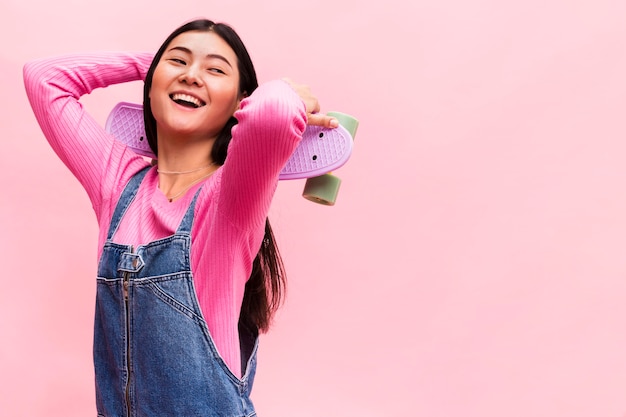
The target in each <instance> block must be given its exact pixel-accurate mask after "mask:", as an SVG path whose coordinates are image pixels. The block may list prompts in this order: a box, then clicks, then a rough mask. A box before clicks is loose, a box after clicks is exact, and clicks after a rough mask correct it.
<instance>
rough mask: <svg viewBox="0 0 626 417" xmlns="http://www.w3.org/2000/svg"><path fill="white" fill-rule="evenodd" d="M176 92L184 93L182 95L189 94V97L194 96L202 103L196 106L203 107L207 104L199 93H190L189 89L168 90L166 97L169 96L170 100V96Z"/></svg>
mask: <svg viewBox="0 0 626 417" xmlns="http://www.w3.org/2000/svg"><path fill="white" fill-rule="evenodd" d="M176 94H184V95H188V96H191V97H193V98H195V99H196V100H198V101H199V102H200V103H202V105H201V106H199V107H197V108H201V107H204V106H206V104H207V102H206V100H204V99H203V98H202V97H200V96H199V95H197V94H194V93H192V92H190V91H185V90H176V91H172V92H170V93H169V94H168V97H169V98H170V100H171V99H172V97H173V96H174V95H176Z"/></svg>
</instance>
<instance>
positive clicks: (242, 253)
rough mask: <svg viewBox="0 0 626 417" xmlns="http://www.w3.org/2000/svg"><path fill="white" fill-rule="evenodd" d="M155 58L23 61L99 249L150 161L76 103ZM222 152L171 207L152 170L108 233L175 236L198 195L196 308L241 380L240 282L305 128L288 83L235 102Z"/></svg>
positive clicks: (141, 238) (142, 238)
mask: <svg viewBox="0 0 626 417" xmlns="http://www.w3.org/2000/svg"><path fill="white" fill-rule="evenodd" d="M152 57H153V54H148V53H134V54H130V53H98V54H86V55H71V56H63V57H57V58H51V59H44V60H38V61H33V62H30V63H28V64H26V65H25V66H24V82H25V86H26V91H27V94H28V98H29V100H30V103H31V106H32V108H33V111H34V113H35V116H36V118H37V120H38V122H39V124H40V126H41V129H42V131H43V133H44V135H45V136H46V138H47V139H48V141H49V142H50V145H51V146H52V148H53V149H54V151H55V152H56V153H57V155H58V156H59V157H60V158H61V160H62V161H63V162H64V163H65V165H66V166H67V167H68V168H69V169H70V170H71V172H72V173H73V174H74V176H76V178H77V179H78V180H79V181H80V183H81V184H82V185H83V187H84V188H85V190H86V191H87V194H88V195H89V199H90V200H91V203H92V206H93V208H94V211H95V213H96V217H97V220H98V224H99V227H100V233H99V238H98V252H99V253H98V255H100V253H101V252H102V247H103V245H104V242H105V240H106V234H107V231H108V228H109V223H110V220H111V216H112V214H113V210H114V209H115V205H116V203H117V201H118V199H119V197H120V194H121V192H122V190H123V188H124V186H125V185H126V184H127V182H128V181H129V179H130V178H131V177H132V176H133V174H135V173H136V172H138V171H139V170H141V169H142V168H143V167H145V166H146V165H148V162H147V161H146V160H145V159H143V158H142V157H140V156H138V155H136V154H134V153H133V152H132V151H131V150H130V149H128V148H127V147H126V146H125V145H123V144H122V143H120V142H118V141H116V140H114V138H113V137H112V136H111V135H109V134H108V133H107V132H106V131H105V130H104V129H103V127H102V126H100V125H99V124H98V123H97V122H96V121H95V120H94V119H93V118H92V117H91V116H90V115H89V114H88V113H87V112H85V110H84V109H83V106H82V105H81V103H80V102H79V101H78V99H79V98H80V97H81V96H82V95H84V94H88V93H90V92H91V91H93V90H94V89H96V88H101V87H106V86H108V85H112V84H117V83H123V82H128V81H137V80H143V79H144V77H145V74H146V72H147V70H148V67H149V65H150V63H151V60H152ZM235 116H236V118H237V120H238V121H239V123H238V124H237V125H236V126H235V127H234V128H233V139H232V141H231V143H230V147H229V150H228V158H227V159H226V162H225V164H224V165H223V166H222V167H220V168H219V169H218V170H217V171H216V172H215V173H214V174H213V175H212V176H211V177H209V178H208V179H207V180H205V181H204V182H202V183H200V184H198V185H196V186H194V187H192V188H191V189H190V190H189V191H188V192H187V193H186V194H185V196H184V197H182V198H180V199H178V200H176V201H174V202H173V203H170V202H169V201H167V199H166V197H165V196H164V195H163V193H162V192H161V191H160V190H159V188H158V176H157V173H156V169H155V168H153V169H151V170H150V171H149V172H148V174H147V175H146V179H145V180H144V181H143V183H142V184H141V186H140V188H139V191H138V193H137V196H136V198H135V200H134V202H133V203H132V204H131V206H130V208H129V209H128V211H127V213H126V214H125V216H124V218H123V220H122V223H121V224H120V227H119V229H118V231H117V233H116V235H115V236H114V237H113V240H114V241H115V242H117V243H122V244H132V245H140V244H145V243H148V242H150V241H153V240H156V239H160V238H163V237H166V236H169V235H171V234H173V233H174V232H175V231H176V229H177V227H178V225H179V224H180V222H181V220H182V216H183V215H184V213H185V210H186V209H187V207H188V206H189V204H190V202H191V198H192V197H193V195H194V193H195V191H196V190H197V189H198V188H199V187H200V186H201V185H202V184H204V187H203V189H202V191H201V192H200V195H199V197H198V200H197V203H196V207H195V218H194V226H193V230H192V236H191V241H192V246H191V261H192V272H193V274H194V283H195V286H196V291H197V295H198V300H199V303H200V308H201V309H202V312H203V314H204V317H205V320H206V322H207V324H208V327H209V331H210V332H211V336H212V338H213V341H214V343H215V345H216V347H217V349H218V351H219V352H220V355H221V356H222V358H223V360H224V361H225V363H226V364H227V366H228V367H229V368H230V370H231V371H232V372H233V374H234V375H236V376H237V377H241V363H240V348H239V335H238V330H237V323H238V319H239V311H240V308H241V302H242V300H243V293H244V286H245V283H246V281H247V279H248V277H249V276H250V272H251V267H252V261H253V260H254V258H255V256H256V254H257V252H258V249H259V247H260V245H261V241H262V239H263V235H264V225H265V219H266V217H267V214H268V211H269V206H270V202H271V199H272V196H273V194H274V191H275V189H276V185H277V182H278V174H279V173H280V170H281V169H282V167H283V165H284V164H285V162H286V161H287V159H288V158H289V156H290V155H291V154H292V152H293V151H294V149H295V148H296V146H297V145H298V143H299V141H300V139H301V137H302V133H303V132H304V129H305V127H306V113H305V106H304V103H303V102H302V100H301V99H300V97H299V96H298V95H297V94H296V93H295V92H294V91H293V89H292V88H291V87H290V86H289V85H288V84H287V83H285V82H284V81H271V82H268V83H266V84H263V85H261V86H259V88H258V89H257V90H256V91H255V92H254V93H253V94H252V95H251V96H250V97H249V98H247V99H245V100H243V101H242V102H241V109H240V110H238V111H237V113H236V114H235Z"/></svg>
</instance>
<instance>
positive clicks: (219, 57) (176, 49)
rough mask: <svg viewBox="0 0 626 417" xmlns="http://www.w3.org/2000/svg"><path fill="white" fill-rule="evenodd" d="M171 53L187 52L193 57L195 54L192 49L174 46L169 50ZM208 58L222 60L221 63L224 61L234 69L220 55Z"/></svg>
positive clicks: (210, 55) (209, 55) (212, 55)
mask: <svg viewBox="0 0 626 417" xmlns="http://www.w3.org/2000/svg"><path fill="white" fill-rule="evenodd" d="M170 51H181V52H185V53H187V54H189V55H193V53H192V52H191V49H189V48H186V47H184V46H173V47H172V48H170V49H168V52H170ZM206 58H215V59H219V60H221V61H224V62H225V63H226V64H228V66H229V67H231V68H232V67H233V66H232V65H231V64H230V62H228V60H227V59H226V58H225V57H224V56H222V55H220V54H208V55H207V56H206Z"/></svg>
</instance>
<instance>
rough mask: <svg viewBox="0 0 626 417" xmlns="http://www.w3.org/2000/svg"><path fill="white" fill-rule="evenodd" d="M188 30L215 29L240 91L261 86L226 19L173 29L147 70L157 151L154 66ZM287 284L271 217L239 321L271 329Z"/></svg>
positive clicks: (221, 147) (146, 101) (226, 139)
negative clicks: (230, 56)
mask: <svg viewBox="0 0 626 417" xmlns="http://www.w3.org/2000/svg"><path fill="white" fill-rule="evenodd" d="M189 31H204V32H214V33H216V34H217V35H218V36H220V37H221V38H222V39H224V41H226V43H228V45H229V46H230V47H231V48H232V49H233V51H234V52H235V54H236V55H237V67H238V69H239V93H240V94H241V95H242V96H244V95H250V94H252V92H253V91H254V90H255V89H256V88H257V87H258V86H259V84H258V81H257V76H256V71H255V69H254V65H253V64H252V59H251V58H250V55H249V54H248V51H247V49H246V47H245V46H244V44H243V42H242V41H241V38H239V35H237V33H236V32H235V31H234V30H233V29H232V28H231V27H230V26H228V25H226V24H224V23H214V22H212V21H210V20H206V19H199V20H194V21H191V22H188V23H186V24H184V25H182V26H180V27H179V28H178V29H176V30H175V31H174V32H172V33H171V34H170V36H169V37H168V38H167V39H166V40H165V42H163V44H162V45H161V47H160V48H159V50H158V51H157V53H156V55H155V56H154V59H153V60H152V64H151V65H150V68H149V69H148V73H147V74H146V80H145V84H144V90H143V115H144V123H145V129H146V138H147V140H148V143H149V144H150V148H152V151H153V152H154V154H155V155H157V132H156V120H155V118H154V115H153V114H152V109H151V106H150V89H151V87H152V78H153V75H154V70H155V68H156V66H157V64H158V63H159V61H160V60H161V57H162V56H163V53H164V52H165V49H166V48H167V47H168V45H169V44H170V42H172V40H173V39H174V38H176V37H177V36H178V35H180V34H182V33H184V32H189ZM236 124H237V119H235V118H234V117H232V116H231V118H230V119H229V120H228V121H227V122H226V125H225V126H224V128H223V129H222V131H221V132H220V134H219V135H218V136H217V138H216V140H215V143H214V144H213V148H212V149H211V158H212V160H213V161H214V162H215V163H216V164H219V165H223V164H224V161H225V160H226V156H227V151H228V144H229V143H230V140H231V139H232V133H231V129H232V128H233V126H235V125H236ZM285 285H286V277H285V267H284V264H283V261H282V258H281V256H280V252H279V251H278V247H277V246H276V240H275V238H274V233H273V232H272V228H271V226H270V222H269V219H266V221H265V236H264V237H263V243H262V244H261V248H260V249H259V252H258V253H257V255H256V258H255V259H254V262H253V264H252V273H251V274H250V277H249V279H248V281H247V283H246V287H245V292H244V296H243V303H242V306H241V313H240V317H239V321H240V325H244V326H245V327H248V328H250V327H251V326H253V327H255V328H256V329H258V330H259V331H261V332H265V331H267V330H268V329H269V327H270V324H271V321H272V317H273V315H274V313H275V312H276V310H277V309H278V307H280V304H281V303H282V301H283V298H284V292H285Z"/></svg>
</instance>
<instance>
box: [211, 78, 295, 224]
mask: <svg viewBox="0 0 626 417" xmlns="http://www.w3.org/2000/svg"><path fill="white" fill-rule="evenodd" d="M235 117H236V118H237V120H238V123H237V125H235V126H234V127H233V131H232V140H231V143H230V145H229V148H228V156H227V157H226V161H225V163H224V166H223V168H222V169H223V175H222V187H221V190H222V191H221V193H220V202H219V207H220V210H221V211H222V212H223V213H225V214H226V215H227V216H228V217H229V218H230V219H231V221H232V222H233V223H234V224H235V225H236V226H238V227H240V228H242V229H250V228H251V229H258V228H259V227H260V226H262V225H263V224H264V222H265V218H266V217H267V213H268V211H269V206H270V203H271V200H272V197H273V194H274V191H275V189H276V186H277V182H278V176H279V174H280V171H281V170H282V168H283V166H284V165H285V163H286V162H287V160H288V159H289V157H290V156H291V154H292V153H293V152H294V150H295V149H296V147H297V146H298V144H299V143H300V140H301V139H302V134H303V132H304V129H305V127H306V110H305V106H304V103H303V101H302V99H301V98H300V96H298V94H297V93H296V92H295V91H294V90H293V88H292V87H291V86H290V85H289V84H287V83H286V82H285V81H282V80H275V81H270V82H268V83H265V84H263V85H261V86H259V87H258V88H257V89H256V90H255V91H254V93H253V94H252V95H251V96H250V97H248V98H246V99H244V100H242V102H241V106H240V109H239V110H238V111H237V112H236V113H235Z"/></svg>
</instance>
